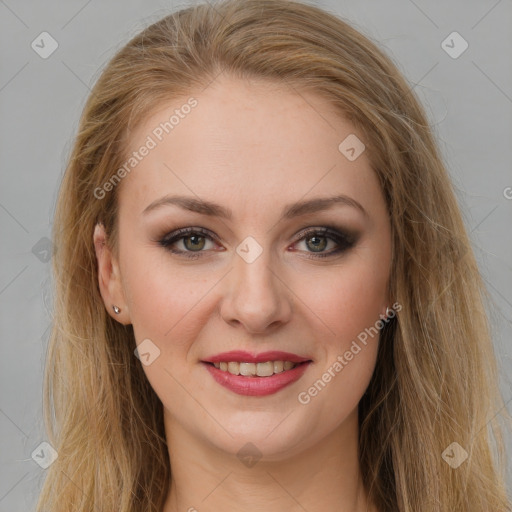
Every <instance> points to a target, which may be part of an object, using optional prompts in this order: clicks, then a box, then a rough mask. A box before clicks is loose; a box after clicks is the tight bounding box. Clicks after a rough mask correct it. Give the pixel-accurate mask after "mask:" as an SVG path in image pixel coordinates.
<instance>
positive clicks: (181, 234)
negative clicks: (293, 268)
mask: <svg viewBox="0 0 512 512" xmlns="http://www.w3.org/2000/svg"><path fill="white" fill-rule="evenodd" d="M329 241H330V242H331V246H332V245H334V248H332V247H331V250H330V251H329V252H324V251H325V249H327V247H328V246H329ZM356 241H357V240H356V239H355V236H354V235H352V234H348V233H344V232H341V231H339V230H338V229H336V228H332V227H328V226H325V227H319V228H308V229H307V230H304V231H302V232H301V233H300V234H299V237H298V239H297V240H296V242H295V243H294V245H296V244H297V243H299V242H305V247H306V250H305V251H304V252H309V253H310V254H309V255H308V256H306V257H307V258H326V257H328V256H334V255H336V254H340V253H342V252H344V251H346V250H348V249H350V248H351V247H352V246H353V245H355V243H356ZM212 242H217V243H219V242H218V238H217V237H216V236H215V235H214V234H213V233H211V232H210V231H208V230H206V229H203V228H181V229H177V230H176V231H173V232H172V233H169V234H168V235H166V236H164V237H163V238H162V239H161V240H159V243H160V245H161V246H163V247H165V248H166V249H167V250H168V251H170V252H171V253H173V254H178V255H180V256H184V257H186V258H190V259H197V258H200V257H201V254H200V253H201V252H205V251H204V250H205V249H206V250H207V249H212V247H208V243H212ZM180 244H181V247H178V248H176V247H175V246H179V245H180Z"/></svg>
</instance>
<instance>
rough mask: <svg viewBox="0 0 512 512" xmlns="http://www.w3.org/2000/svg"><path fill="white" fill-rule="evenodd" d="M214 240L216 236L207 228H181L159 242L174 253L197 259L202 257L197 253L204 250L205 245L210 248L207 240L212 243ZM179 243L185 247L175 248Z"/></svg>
mask: <svg viewBox="0 0 512 512" xmlns="http://www.w3.org/2000/svg"><path fill="white" fill-rule="evenodd" d="M213 240H216V237H215V236H213V234H212V233H210V232H209V231H208V230H206V229H203V228H181V229H178V230H176V231H173V232H172V233H169V234H168V235H166V236H165V237H164V238H162V239H161V240H160V241H159V243H160V245H162V246H163V247H165V248H166V249H167V250H168V251H170V252H172V253H174V254H180V255H183V256H185V257H187V258H191V259H197V258H199V257H200V254H197V253H200V252H203V249H204V248H205V247H206V248H208V247H207V242H210V243H211V242H212V241H213ZM178 243H181V245H182V247H183V248H184V249H175V248H173V246H174V245H177V244H178ZM178 245H179V244H178ZM194 253H196V254H194Z"/></svg>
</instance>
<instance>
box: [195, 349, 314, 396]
mask: <svg viewBox="0 0 512 512" xmlns="http://www.w3.org/2000/svg"><path fill="white" fill-rule="evenodd" d="M201 362H202V364H203V365H204V366H205V368H206V369H207V370H208V372H209V373H210V375H211V376H212V377H213V378H214V380H215V381H216V382H217V383H218V384H220V385H222V386H224V387H225V388H227V389H229V390H230V391H232V392H234V393H237V394H239V395H246V396H264V395H269V394H273V393H276V392H278V391H280V390H281V389H283V388H284V387H286V386H288V385H290V384H292V383H294V382H296V381H297V380H298V379H300V378H301V377H302V375H303V374H304V372H305V371H306V370H307V368H308V367H309V365H310V364H311V363H312V362H313V361H312V360H311V359H307V358H304V357H300V356H298V355H296V354H290V353H286V352H266V353H263V354H258V355H252V354H249V353H247V352H240V351H237V352H227V353H224V354H218V355H217V356H214V357H211V358H209V360H207V361H201Z"/></svg>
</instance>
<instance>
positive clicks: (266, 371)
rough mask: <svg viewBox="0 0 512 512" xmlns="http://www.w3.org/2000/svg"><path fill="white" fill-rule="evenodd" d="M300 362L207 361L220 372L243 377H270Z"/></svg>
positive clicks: (290, 368)
mask: <svg viewBox="0 0 512 512" xmlns="http://www.w3.org/2000/svg"><path fill="white" fill-rule="evenodd" d="M307 362H310V361H304V362H302V363H294V362H292V361H266V362H264V363H249V362H238V361H221V362H220V363H207V364H210V365H213V366H214V367H215V368H217V369H218V370H220V371H221V372H228V373H230V374H231V375H242V376H243V377H272V375H276V374H278V373H282V372H286V371H288V370H292V369H293V368H295V367H297V366H298V365H301V364H306V363H307Z"/></svg>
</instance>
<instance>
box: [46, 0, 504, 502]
mask: <svg viewBox="0 0 512 512" xmlns="http://www.w3.org/2000/svg"><path fill="white" fill-rule="evenodd" d="M54 241H55V244H56V247H58V251H57V255H56V257H55V259H54V272H55V276H56V291H55V297H56V306H55V323H54V327H53V335H52V338H51V342H50V346H49V353H48V359H47V370H46V382H45V386H46V400H45V408H46V421H47V429H48V435H49V440H50V443H51V444H52V445H53V447H54V448H55V449H56V450H57V452H58V458H57V459H56V461H55V462H54V463H53V464H52V465H51V466H50V468H49V469H48V476H47V480H46V482H45V485H44V488H43V491H42V494H41V497H40V501H39V504H38V510H39V511H43V510H52V511H53V512H58V511H66V512H68V511H70V510H74V511H86V510H87V511H91V510H102V511H103V510H117V511H126V512H128V511H133V512H134V511H158V512H177V511H179V510H188V511H195V510H197V511H216V510H226V511H231V510H233V511H235V510H237V511H238V510H244V511H249V512H251V511H256V510H258V511H259V510H263V509H265V510H266V511H270V512H273V511H278V510H279V511H280V510H284V509H286V510H293V511H295V510H297V511H298V510H307V511H310V512H312V511H317V510H322V511H331V510H332V511H352V512H353V511H372V512H374V511H379V512H385V511H401V512H406V511H407V512H418V511H439V512H441V511H443V512H444V511H446V512H448V511H454V510H461V511H462V510H463V511H475V512H476V511H482V510H489V511H490V510H493V511H497V510H500V511H505V510H511V508H510V502H509V501H508V499H507V495H506V490H505V486H504V478H503V471H504V467H503V466H504V464H503V460H502V457H503V456H504V450H503V446H502V441H501V431H500V428H499V425H498V424H497V421H496V418H495V416H496V413H497V412H498V411H500V410H503V409H502V408H503V401H502V399H501V397H500V394H499V391H498V386H497V370H496V362H495V359H494V355H493V348H492V342H491V339H490V336H489V329H488V325H487V320H486V316H485V313H484V301H485V290H484V287H483V285H482V280H481V278H480V276H479V274H478V269H477V266H476V263H475V259H474V256H473V252H472V249H471V245H470V241H469V239H468V236H467V233H466V231H465V228H464V224H463V222H462V220H461V215H460V212H459V209H458V206H457V202H456V200H455V197H454V194H453V191H452V187H451V184H450V181H449V178H448V175H447V172H446V169H445V167H444V164H443V162H442V160H441V157H440V155H439V153H438V150H437V147H436V144H435V141H434V139H433V136H432V133H431V131H430V128H429V126H428V123H427V120H426V116H425V114H424V111H423V109H422V108H421V106H420V105H419V102H418V100H417V98H416V97H415V95H414V93H413V91H411V90H410V88H409V87H408V85H407V83H406V81H405V80H404V79H403V78H402V77H401V75H400V73H399V72H398V71H397V69H396V67H395V66H394V65H393V64H392V63H391V62H390V60H389V59H388V58H387V57H386V56H384V55H383V53H382V52H381V51H380V50H379V49H378V48H377V47H376V46H375V45H374V44H373V43H372V42H370V41H369V40H368V39H366V38H365V37H363V36H362V35H361V34H360V33H358V32H357V31H355V30H354V29H353V28H351V27H350V26H349V25H347V24H346V23H344V22H343V21H341V20H339V19H337V18H336V17H334V16H332V15H330V14H328V13H326V12H324V11H322V10H320V9H318V8H316V7H312V6H308V5H305V4H301V3H298V2H287V1H285V0H272V1H270V0H242V1H240V0H236V1H232V0H227V1H224V2H221V3H218V4H216V5H215V6H211V5H209V4H204V5H198V6H196V7H193V8H189V9H184V10H182V11H180V12H177V13H175V14H172V15H170V16H167V17H165V18H163V19H162V20H160V21H158V22H157V23H155V24H153V25H151V26H150V27H148V28H147V29H145V30H144V31H143V32H142V33H140V34H139V35H137V36H136V37H135V38H133V39H132V41H130V42H129V43H128V44H127V45H126V46H125V47H124V48H123V49H121V50H120V51H119V53H118V54H117V55H116V56H115V57H114V58H113V59H112V61H111V62H110V63H109V65H108V66H107V67H106V69H105V70H104V71H103V73H102V75H101V77H100V78H99V80H98V82H97V83H96V85H95V87H94V89H93V91H92V93H91V95H90V97H89V99H88V102H87V105H86V107H85V109H84V113H83V116H82V119H81V122H80V127H79V133H78V136H77V138H76V141H75V145H74V149H73V153H72V155H71V158H70V161H69V166H68V169H67V171H66V174H65V176H64V179H63V183H62V187H61V190H60V195H59V201H58V208H57V212H56V218H55V223H54ZM495 447H497V450H498V451H497V453H498V454H499V455H500V457H498V458H495V457H494V455H493V453H494V448H495Z"/></svg>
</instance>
